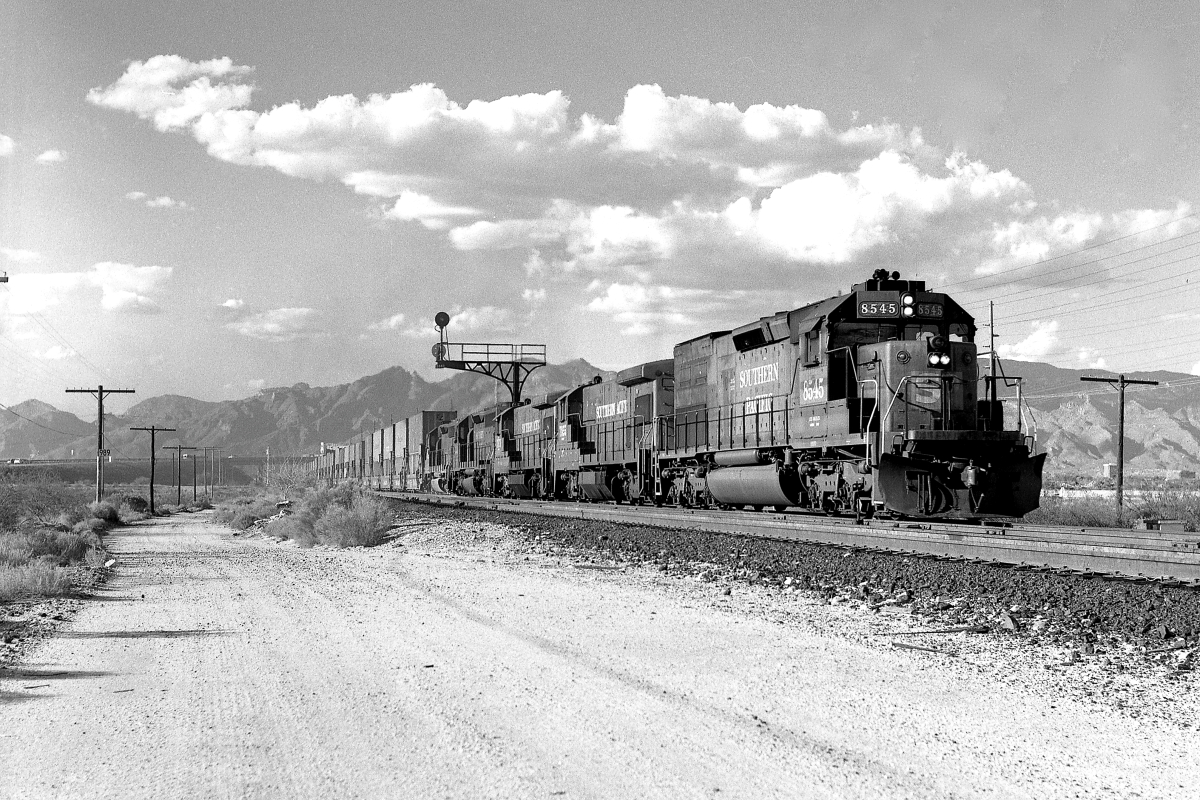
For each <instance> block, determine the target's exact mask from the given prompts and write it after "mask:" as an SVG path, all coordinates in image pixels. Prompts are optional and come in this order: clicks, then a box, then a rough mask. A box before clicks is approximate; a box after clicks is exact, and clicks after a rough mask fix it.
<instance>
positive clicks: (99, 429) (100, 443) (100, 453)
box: [67, 384, 134, 503]
mask: <svg viewBox="0 0 1200 800" xmlns="http://www.w3.org/2000/svg"><path fill="white" fill-rule="evenodd" d="M133 392H134V390H133V389H105V388H104V386H103V384H101V385H100V386H97V387H96V388H95V389H67V394H90V395H91V396H92V397H95V398H96V404H97V409H98V411H97V414H96V502H97V503H99V502H100V498H101V497H103V496H104V457H105V456H107V455H110V452H109V451H108V450H106V449H105V448H104V396H105V395H109V394H133Z"/></svg>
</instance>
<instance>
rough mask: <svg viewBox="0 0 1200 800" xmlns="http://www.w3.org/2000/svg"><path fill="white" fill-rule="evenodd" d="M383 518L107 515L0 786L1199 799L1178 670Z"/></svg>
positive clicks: (25, 696)
mask: <svg viewBox="0 0 1200 800" xmlns="http://www.w3.org/2000/svg"><path fill="white" fill-rule="evenodd" d="M400 524H401V525H402V527H401V528H400V529H399V532H400V533H401V534H402V535H401V536H400V537H399V538H398V539H397V540H396V541H395V542H393V543H392V544H390V545H386V546H383V547H379V548H374V549H371V550H349V551H332V550H323V549H313V550H301V549H298V548H295V547H291V546H287V545H282V544H279V543H276V542H274V541H269V540H262V539H246V538H238V537H234V536H231V535H230V532H229V531H228V530H227V529H223V528H220V527H217V526H214V525H209V524H207V523H206V522H205V521H203V515H181V516H175V517H170V518H166V519H161V520H156V521H148V522H146V523H140V524H138V525H136V526H134V527H132V528H127V529H124V530H123V531H120V532H117V533H115V534H113V535H112V536H110V542H111V547H112V548H113V550H114V551H115V553H116V556H117V565H116V567H115V569H114V575H113V578H112V580H110V581H109V583H108V585H107V586H106V587H105V588H104V589H103V590H102V591H100V592H99V593H98V594H97V598H96V600H95V601H94V602H91V603H88V604H87V605H86V606H85V607H84V608H83V609H82V610H81V611H80V612H79V613H78V614H77V615H76V616H75V617H74V618H73V619H71V620H70V621H68V622H66V623H64V624H63V626H62V627H61V629H60V630H59V632H58V633H57V635H55V636H53V637H51V638H49V639H47V640H45V641H43V642H42V643H40V644H39V645H38V646H37V647H35V648H33V649H32V650H30V651H28V653H27V655H26V659H25V661H24V662H23V663H21V664H19V665H17V666H16V668H15V669H13V670H8V671H0V753H2V754H3V756H4V757H3V759H2V760H0V796H3V797H14V798H26V797H30V798H41V797H54V798H69V797H120V798H155V800H159V799H160V798H164V797H230V798H243V797H287V798H292V797H372V798H374V797H413V798H426V797H429V798H440V797H448V798H458V797H461V798H481V797H501V798H508V797H539V798H544V797H567V798H571V797H576V798H580V797H614V798H633V797H639V798H640V797H664V798H676V797H697V798H700V797H703V798H712V797H717V798H728V797H745V798H768V797H815V798H823V797H829V798H860V797H861V798H900V797H914V798H940V797H1029V798H1053V797H1088V798H1094V797H1194V796H1195V791H1196V785H1197V784H1198V782H1200V734H1198V733H1197V730H1196V727H1195V725H1196V723H1197V722H1200V718H1197V717H1195V716H1194V714H1193V713H1192V712H1193V710H1194V709H1195V708H1197V707H1200V705H1198V704H1197V701H1196V696H1195V695H1196V688H1195V684H1194V683H1192V682H1191V681H1190V678H1189V679H1188V680H1185V681H1182V682H1179V683H1176V684H1172V685H1173V686H1175V687H1176V688H1177V689H1178V691H1179V693H1180V695H1179V696H1178V697H1168V698H1166V699H1165V700H1164V701H1163V702H1168V703H1172V704H1173V705H1174V706H1176V708H1175V712H1174V713H1173V714H1162V715H1159V714H1153V713H1148V714H1143V715H1141V716H1132V715H1130V714H1125V713H1117V712H1115V711H1114V710H1113V709H1112V708H1110V707H1107V706H1103V705H1096V704H1094V703H1088V702H1084V701H1083V700H1082V699H1078V698H1075V697H1069V696H1054V695H1053V694H1052V693H1049V694H1048V693H1047V692H1045V691H1038V690H1036V688H1031V687H1036V686H1037V685H1038V682H1037V674H1035V673H1037V672H1038V671H1041V670H1044V668H1045V665H1044V664H1042V663H1040V662H1037V663H1035V662H1034V661H1030V660H1028V659H1025V660H1022V659H1021V658H1018V657H1016V656H1012V657H1010V656H1008V655H1005V654H1004V653H1002V652H997V653H995V654H993V655H994V658H992V659H991V660H990V661H989V662H988V663H986V664H983V663H982V662H980V661H979V660H978V659H976V660H975V661H971V660H970V659H964V658H951V657H949V656H946V655H942V654H938V653H930V652H925V651H919V650H895V649H891V648H890V647H889V646H888V644H887V642H888V641H890V640H889V639H887V638H886V637H879V636H874V637H873V636H872V635H871V634H873V633H878V632H879V631H880V630H881V629H884V628H887V627H888V626H892V627H895V626H896V625H900V624H903V621H897V620H896V619H880V618H878V617H874V618H866V617H863V616H854V615H852V614H850V613H849V612H848V611H847V610H846V609H841V608H836V607H831V606H827V605H821V604H818V603H817V602H816V601H815V600H812V599H805V598H800V597H792V596H783V595H781V594H778V593H775V594H772V593H769V592H768V591H767V590H764V589H759V588H757V587H747V586H744V585H739V586H737V587H736V588H734V589H732V590H731V593H730V594H729V595H726V594H724V592H725V590H726V588H728V586H722V585H721V584H714V583H706V582H702V581H693V580H683V579H679V578H675V577H669V576H666V575H663V574H661V573H659V572H657V571H655V570H651V569H648V568H627V569H622V568H603V565H599V564H587V563H582V562H575V561H572V560H571V559H568V558H562V557H560V556H557V555H553V554H550V555H548V554H546V553H545V552H543V551H539V550H538V548H536V547H535V546H531V545H530V544H529V543H528V541H527V540H523V539H522V538H521V537H518V536H513V535H511V532H510V531H508V530H506V528H505V526H503V525H497V524H491V523H472V522H454V521H448V520H445V519H430V518H423V517H422V516H421V514H420V511H419V510H418V511H411V512H403V516H402V517H401V519H400ZM615 566H616V565H614V567H615ZM966 636H967V635H966V634H963V635H961V637H959V638H961V639H962V640H963V642H965V637H966ZM943 639H944V640H948V641H949V643H950V644H951V645H953V646H961V647H968V646H969V645H968V644H964V643H962V642H959V640H958V639H956V638H955V637H943ZM910 641H912V640H910ZM938 647H944V646H943V645H938Z"/></svg>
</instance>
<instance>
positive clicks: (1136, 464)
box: [1001, 361, 1200, 475]
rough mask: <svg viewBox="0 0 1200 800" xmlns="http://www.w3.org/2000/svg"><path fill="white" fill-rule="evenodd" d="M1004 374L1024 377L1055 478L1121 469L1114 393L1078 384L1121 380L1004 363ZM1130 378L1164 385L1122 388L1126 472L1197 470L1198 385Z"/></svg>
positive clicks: (1178, 379)
mask: <svg viewBox="0 0 1200 800" xmlns="http://www.w3.org/2000/svg"><path fill="white" fill-rule="evenodd" d="M1005 372H1006V373H1008V374H1010V375H1020V376H1022V377H1024V378H1025V387H1024V389H1025V390H1024V394H1025V396H1026V398H1027V399H1028V403H1029V406H1030V409H1031V414H1030V415H1029V416H1030V419H1028V420H1027V421H1028V422H1030V423H1032V429H1034V430H1036V431H1037V437H1038V446H1039V448H1040V449H1041V450H1044V451H1045V452H1046V453H1048V454H1049V458H1048V459H1047V468H1048V470H1049V471H1050V472H1052V473H1055V474H1082V475H1098V474H1099V473H1100V470H1101V465H1102V464H1104V463H1114V462H1116V460H1117V407H1118V395H1117V391H1116V390H1115V389H1114V388H1111V387H1110V386H1108V385H1107V384H1103V383H1090V382H1087V383H1085V382H1083V381H1081V380H1080V378H1081V377H1084V376H1085V375H1086V376H1091V377H1104V378H1111V379H1113V380H1116V379H1117V377H1118V376H1117V374H1116V373H1114V372H1108V371H1106V370H1096V369H1088V370H1074V369H1061V368H1059V367H1055V366H1051V365H1050V364H1041V363H1037V362H1024V361H1008V362H1005ZM1125 377H1126V378H1128V379H1135V380H1149V381H1158V382H1159V385H1158V386H1154V387H1150V386H1128V387H1126V389H1125V464H1126V470H1127V471H1128V472H1130V473H1137V472H1139V471H1141V472H1145V471H1153V470H1194V471H1200V378H1197V377H1196V376H1195V375H1186V374H1184V373H1179V372H1166V371H1157V372H1131V373H1126V375H1125ZM1001 394H1002V396H1003V395H1005V394H1008V395H1012V394H1014V390H1012V389H1005V390H1001Z"/></svg>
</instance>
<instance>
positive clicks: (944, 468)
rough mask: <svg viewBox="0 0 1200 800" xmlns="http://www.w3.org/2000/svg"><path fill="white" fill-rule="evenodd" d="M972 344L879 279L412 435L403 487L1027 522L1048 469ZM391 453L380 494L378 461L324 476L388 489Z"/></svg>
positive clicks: (967, 327)
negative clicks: (409, 473)
mask: <svg viewBox="0 0 1200 800" xmlns="http://www.w3.org/2000/svg"><path fill="white" fill-rule="evenodd" d="M975 334H976V327H975V322H974V320H973V319H972V317H971V316H970V315H969V314H968V313H967V312H966V311H964V310H963V309H962V307H961V306H959V305H958V304H957V303H956V302H954V300H953V299H952V298H950V297H949V296H948V295H946V294H945V293H941V292H936V291H930V290H928V289H927V288H926V285H925V282H924V281H918V280H902V279H900V276H899V274H898V273H888V272H886V271H884V270H879V271H876V273H875V274H874V275H872V276H871V278H870V279H868V280H866V281H864V282H863V283H859V284H857V285H855V286H854V287H853V288H852V289H851V291H850V292H849V293H848V294H839V295H838V296H836V297H830V298H827V299H825V300H821V301H819V302H816V303H812V304H810V305H806V306H803V307H801V308H797V309H794V310H790V311H781V312H779V313H776V314H773V315H771V316H767V317H762V318H760V319H758V320H757V321H754V322H750V323H747V324H745V325H742V326H740V327H738V328H735V329H733V330H725V331H713V332H710V333H706V334H703V335H701V336H697V337H695V338H692V339H689V340H687V341H685V342H681V343H679V344H677V345H675V348H674V354H673V358H671V359H665V360H661V361H652V362H648V363H646V364H640V365H637V366H635V367H631V368H628V369H625V370H622V371H620V372H618V373H617V374H616V375H615V376H614V377H613V378H611V379H608V380H602V379H600V378H597V379H595V380H594V381H592V382H590V383H587V384H584V385H582V386H578V387H575V388H574V389H571V390H569V391H565V392H561V393H556V394H553V395H547V396H543V397H540V398H536V399H534V400H530V401H526V402H525V403H524V404H522V405H518V406H516V407H502V408H498V409H493V410H489V411H487V412H478V413H475V414H470V415H466V416H463V417H461V418H459V419H456V420H454V421H452V422H448V421H445V420H441V421H439V424H438V425H436V426H432V427H431V428H430V429H429V430H426V431H424V432H423V433H421V434H420V437H423V444H422V451H423V452H425V451H427V452H428V453H429V458H428V459H416V461H417V462H422V463H420V464H419V466H418V467H417V468H418V469H421V470H423V474H422V476H421V477H419V478H418V479H416V480H415V481H414V480H412V479H411V478H408V477H405V478H403V479H402V480H401V481H400V482H401V483H403V484H404V486H405V487H409V486H410V485H411V484H414V483H415V484H417V485H420V486H427V487H430V488H432V489H434V490H441V491H450V492H456V493H462V494H498V495H504V496H510V497H522V498H541V499H560V500H582V501H610V502H612V501H615V502H632V503H643V502H646V503H651V502H652V503H655V504H660V505H662V504H670V505H680V506H691V507H732V508H747V507H748V508H754V509H763V508H774V509H776V510H783V509H787V508H799V509H804V510H809V511H814V512H823V513H830V514H854V515H856V516H858V517H865V516H872V515H878V514H884V515H892V516H900V517H943V518H958V519H979V518H991V517H1004V516H1009V517H1018V516H1022V515H1024V514H1026V513H1028V512H1029V511H1032V510H1033V509H1035V508H1037V506H1038V498H1039V495H1040V493H1041V483H1042V468H1043V466H1044V462H1045V454H1034V453H1033V452H1032V449H1033V443H1032V440H1031V438H1030V437H1027V436H1025V435H1024V433H1023V432H1022V431H1021V430H1020V426H1019V424H1014V425H1012V426H1010V427H1008V428H1006V426H1005V419H1004V413H1003V406H1002V403H1001V402H1000V401H999V400H998V399H997V398H996V396H995V382H994V381H988V380H985V381H984V387H985V391H984V392H983V393H982V394H981V393H980V383H981V382H980V374H979V372H980V370H979V361H978V353H977V349H976V344H975V341H974V340H975ZM424 413H425V414H428V413H429V412H424ZM418 416H420V415H418ZM421 419H423V420H424V419H425V418H421ZM406 424H411V421H410V422H409V423H406ZM379 435H380V436H381V437H383V436H385V435H386V429H385V430H384V431H381V432H380V433H379ZM393 436H394V435H393ZM420 437H418V438H420ZM407 439H408V441H410V442H411V441H412V440H413V434H412V433H411V431H409V432H408V433H407ZM384 450H385V447H384V446H382V445H381V446H379V447H378V448H376V447H374V445H373V449H372V452H373V453H374V452H378V453H380V459H381V461H380V464H379V477H378V478H376V477H375V473H374V472H373V471H372V470H373V469H374V463H373V462H372V465H371V468H370V469H367V465H366V463H365V462H363V463H362V464H360V465H359V466H360V467H361V468H362V470H363V471H362V472H361V475H359V474H356V470H355V467H353V466H351V467H349V468H347V467H345V466H341V467H339V465H338V461H337V452H335V453H334V455H333V456H332V457H326V458H325V460H324V461H323V462H322V465H321V469H323V470H325V473H326V474H327V475H328V476H330V477H360V476H362V477H365V476H370V478H369V479H370V480H371V482H372V483H373V484H375V485H379V486H382V485H383V478H382V476H383V474H384V473H386V472H388V469H389V466H388V465H387V464H385V463H383V458H382V454H383V452H384ZM435 457H436V459H437V460H438V462H439V463H438V464H437V465H436V466H433V465H432V464H431V463H424V462H426V461H428V462H432V461H433V460H434V458H435ZM393 462H394V463H393V466H392V467H391V471H392V474H393V475H394V474H395V473H396V472H397V470H396V468H395V466H394V464H395V463H403V464H404V465H405V469H407V470H411V469H413V467H414V459H413V458H412V456H411V455H406V457H405V459H404V460H403V461H402V462H401V461H400V460H399V458H398V456H393ZM388 483H389V484H391V486H389V488H396V487H395V486H394V484H395V483H396V480H395V478H392V479H390V480H389V481H388Z"/></svg>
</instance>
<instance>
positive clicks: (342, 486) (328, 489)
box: [301, 481, 362, 519]
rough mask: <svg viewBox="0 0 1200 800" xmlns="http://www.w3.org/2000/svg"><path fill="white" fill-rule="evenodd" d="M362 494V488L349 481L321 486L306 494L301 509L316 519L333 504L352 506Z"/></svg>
mask: <svg viewBox="0 0 1200 800" xmlns="http://www.w3.org/2000/svg"><path fill="white" fill-rule="evenodd" d="M361 494H362V490H361V489H359V488H358V487H357V486H355V485H354V484H352V483H350V482H349V481H346V482H343V483H339V484H336V485H334V486H321V487H319V488H317V489H313V490H311V491H309V492H308V493H307V494H306V495H305V497H304V501H303V503H302V504H301V509H302V510H304V511H307V512H308V513H309V514H311V515H312V516H313V518H314V519H320V518H321V517H323V516H325V513H326V512H327V511H328V510H329V508H330V507H331V506H335V505H337V506H341V507H342V508H347V509H348V508H350V506H351V504H352V503H353V502H354V498H355V497H358V496H359V495H361Z"/></svg>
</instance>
